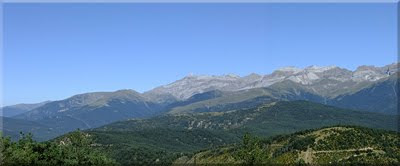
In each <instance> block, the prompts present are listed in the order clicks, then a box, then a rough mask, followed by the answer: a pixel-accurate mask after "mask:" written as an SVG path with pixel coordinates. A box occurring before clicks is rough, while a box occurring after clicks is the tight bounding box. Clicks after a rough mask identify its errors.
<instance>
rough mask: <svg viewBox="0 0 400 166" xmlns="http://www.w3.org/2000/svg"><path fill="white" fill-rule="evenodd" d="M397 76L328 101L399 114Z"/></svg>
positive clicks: (371, 110) (331, 103)
mask: <svg viewBox="0 0 400 166" xmlns="http://www.w3.org/2000/svg"><path fill="white" fill-rule="evenodd" d="M398 82H399V78H398V76H397V75H392V76H391V77H389V78H387V79H384V80H380V81H377V82H375V83H374V84H372V85H370V86H368V87H366V88H364V89H361V90H360V91H357V92H355V93H352V94H343V95H340V96H338V97H336V98H334V99H332V100H330V101H329V102H328V103H329V104H330V105H335V106H338V107H342V108H349V109H357V110H366V111H370V112H378V113H386V114H399V112H398V108H397V106H398V102H399V99H398V97H399V96H398V95H399V84H398Z"/></svg>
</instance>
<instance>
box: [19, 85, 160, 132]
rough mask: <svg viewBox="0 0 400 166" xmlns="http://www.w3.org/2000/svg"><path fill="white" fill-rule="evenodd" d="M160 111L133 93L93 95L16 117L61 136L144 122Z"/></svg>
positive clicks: (45, 106) (52, 104)
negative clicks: (120, 122)
mask: <svg viewBox="0 0 400 166" xmlns="http://www.w3.org/2000/svg"><path fill="white" fill-rule="evenodd" d="M160 111H161V106H160V105H159V104H154V103H152V102H151V101H148V100H146V99H145V98H143V97H142V96H141V95H140V94H139V93H137V92H134V91H132V90H120V91H116V92H96V93H86V94H81V95H76V96H73V97H71V98H68V99H65V100H60V101H53V102H50V103H47V104H45V105H43V106H41V107H38V108H36V109H33V110H32V111H29V112H26V113H24V114H21V115H18V116H15V118H18V119H24V120H30V121H35V122H37V123H40V124H44V125H48V126H52V128H54V129H57V130H59V131H62V132H68V131H72V130H75V129H77V128H80V129H87V128H92V127H98V126H101V125H104V124H108V123H111V122H114V121H118V120H124V119H128V118H144V117H149V116H152V115H155V114H157V113H159V112H160Z"/></svg>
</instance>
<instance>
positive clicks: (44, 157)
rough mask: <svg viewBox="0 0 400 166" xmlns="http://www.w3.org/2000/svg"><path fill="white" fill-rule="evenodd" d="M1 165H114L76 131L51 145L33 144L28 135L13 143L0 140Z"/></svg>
mask: <svg viewBox="0 0 400 166" xmlns="http://www.w3.org/2000/svg"><path fill="white" fill-rule="evenodd" d="M0 141H1V147H0V150H1V153H0V154H1V156H0V157H1V158H0V165H116V164H117V163H116V162H115V160H113V159H111V158H108V157H107V156H106V155H104V154H103V153H101V152H100V151H98V150H96V149H95V148H93V146H94V144H93V141H92V140H91V138H90V136H89V135H87V134H86V133H83V132H81V131H75V132H72V133H70V134H68V135H66V136H65V137H63V138H60V139H58V140H55V141H51V142H36V141H34V140H33V139H32V135H31V134H27V135H24V134H22V133H21V138H20V139H19V140H18V141H16V142H14V141H11V139H10V138H9V137H1V140H0Z"/></svg>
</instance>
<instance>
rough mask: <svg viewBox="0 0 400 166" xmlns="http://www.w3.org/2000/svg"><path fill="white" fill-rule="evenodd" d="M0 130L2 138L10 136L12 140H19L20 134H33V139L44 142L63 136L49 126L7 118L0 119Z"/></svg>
mask: <svg viewBox="0 0 400 166" xmlns="http://www.w3.org/2000/svg"><path fill="white" fill-rule="evenodd" d="M0 128H1V130H2V134H3V136H10V137H11V139H13V140H17V139H19V138H20V132H22V133H24V134H28V133H34V135H33V138H34V139H35V140H38V141H44V140H47V139H48V138H54V137H56V136H58V135H60V134H63V133H62V132H60V131H58V130H54V128H52V127H50V126H46V125H43V124H40V123H37V122H32V121H27V120H21V119H13V118H8V117H0Z"/></svg>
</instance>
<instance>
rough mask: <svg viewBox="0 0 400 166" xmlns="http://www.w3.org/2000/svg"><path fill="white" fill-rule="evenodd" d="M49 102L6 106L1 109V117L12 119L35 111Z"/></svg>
mask: <svg viewBox="0 0 400 166" xmlns="http://www.w3.org/2000/svg"><path fill="white" fill-rule="evenodd" d="M49 102H50V101H45V102H41V103H35V104H16V105H11V106H5V107H3V108H1V109H0V115H1V116H4V117H12V116H15V115H18V114H22V113H25V112H28V111H30V110H33V109H35V108H37V107H40V106H42V105H45V104H47V103H49Z"/></svg>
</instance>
